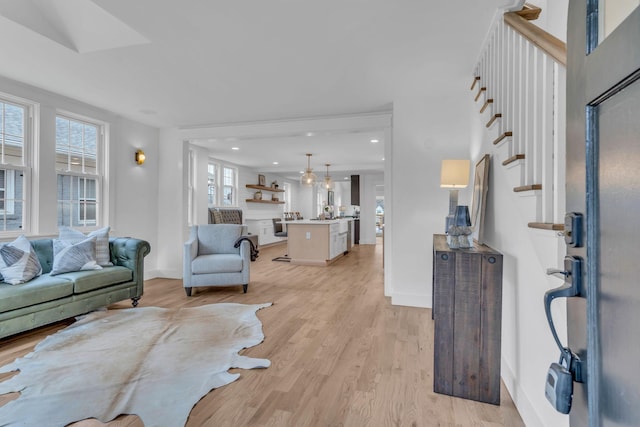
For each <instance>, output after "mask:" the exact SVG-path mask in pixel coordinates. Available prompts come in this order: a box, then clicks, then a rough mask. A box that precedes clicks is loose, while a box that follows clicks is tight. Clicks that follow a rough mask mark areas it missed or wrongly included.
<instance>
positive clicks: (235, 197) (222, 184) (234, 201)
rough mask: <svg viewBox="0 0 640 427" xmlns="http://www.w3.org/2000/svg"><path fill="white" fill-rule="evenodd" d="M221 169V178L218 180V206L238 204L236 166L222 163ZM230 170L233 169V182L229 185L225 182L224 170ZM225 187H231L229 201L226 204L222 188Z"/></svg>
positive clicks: (234, 205)
mask: <svg viewBox="0 0 640 427" xmlns="http://www.w3.org/2000/svg"><path fill="white" fill-rule="evenodd" d="M220 169H221V172H220V173H221V177H222V180H221V182H220V189H221V191H220V206H223V207H236V206H238V168H237V167H235V166H230V165H222V167H221V168H220ZM227 169H228V170H231V171H233V179H232V180H233V182H232V183H231V185H228V184H226V183H225V178H226V176H225V171H226V170H227ZM226 188H231V203H230V204H228V205H225V204H224V190H225V189H226Z"/></svg>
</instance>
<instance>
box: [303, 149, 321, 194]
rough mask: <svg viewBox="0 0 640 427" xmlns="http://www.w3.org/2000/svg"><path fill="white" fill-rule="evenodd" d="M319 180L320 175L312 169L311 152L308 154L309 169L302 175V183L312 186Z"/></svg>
mask: <svg viewBox="0 0 640 427" xmlns="http://www.w3.org/2000/svg"><path fill="white" fill-rule="evenodd" d="M317 180H318V177H316V174H314V173H313V172H312V169H311V154H307V170H306V171H305V173H304V174H303V175H302V176H301V177H300V184H302V185H304V186H307V187H311V186H313V185H315V184H316V181H317Z"/></svg>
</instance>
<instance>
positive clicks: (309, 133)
mask: <svg viewBox="0 0 640 427" xmlns="http://www.w3.org/2000/svg"><path fill="white" fill-rule="evenodd" d="M306 135H307V136H313V135H315V133H313V132H307V133H306Z"/></svg>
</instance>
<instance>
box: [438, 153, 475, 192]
mask: <svg viewBox="0 0 640 427" xmlns="http://www.w3.org/2000/svg"><path fill="white" fill-rule="evenodd" d="M470 165H471V162H470V161H469V160H443V161H442V169H441V170H440V187H442V188H465V187H466V186H467V185H469V168H470Z"/></svg>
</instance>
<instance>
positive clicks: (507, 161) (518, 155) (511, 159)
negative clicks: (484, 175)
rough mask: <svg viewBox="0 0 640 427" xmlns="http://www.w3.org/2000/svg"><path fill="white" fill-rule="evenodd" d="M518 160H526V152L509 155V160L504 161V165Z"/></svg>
mask: <svg viewBox="0 0 640 427" xmlns="http://www.w3.org/2000/svg"><path fill="white" fill-rule="evenodd" d="M518 160H524V154H516V155H515V156H511V157H509V158H508V159H507V160H505V161H504V162H502V166H507V165H508V164H510V163H513V162H517V161H518Z"/></svg>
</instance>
